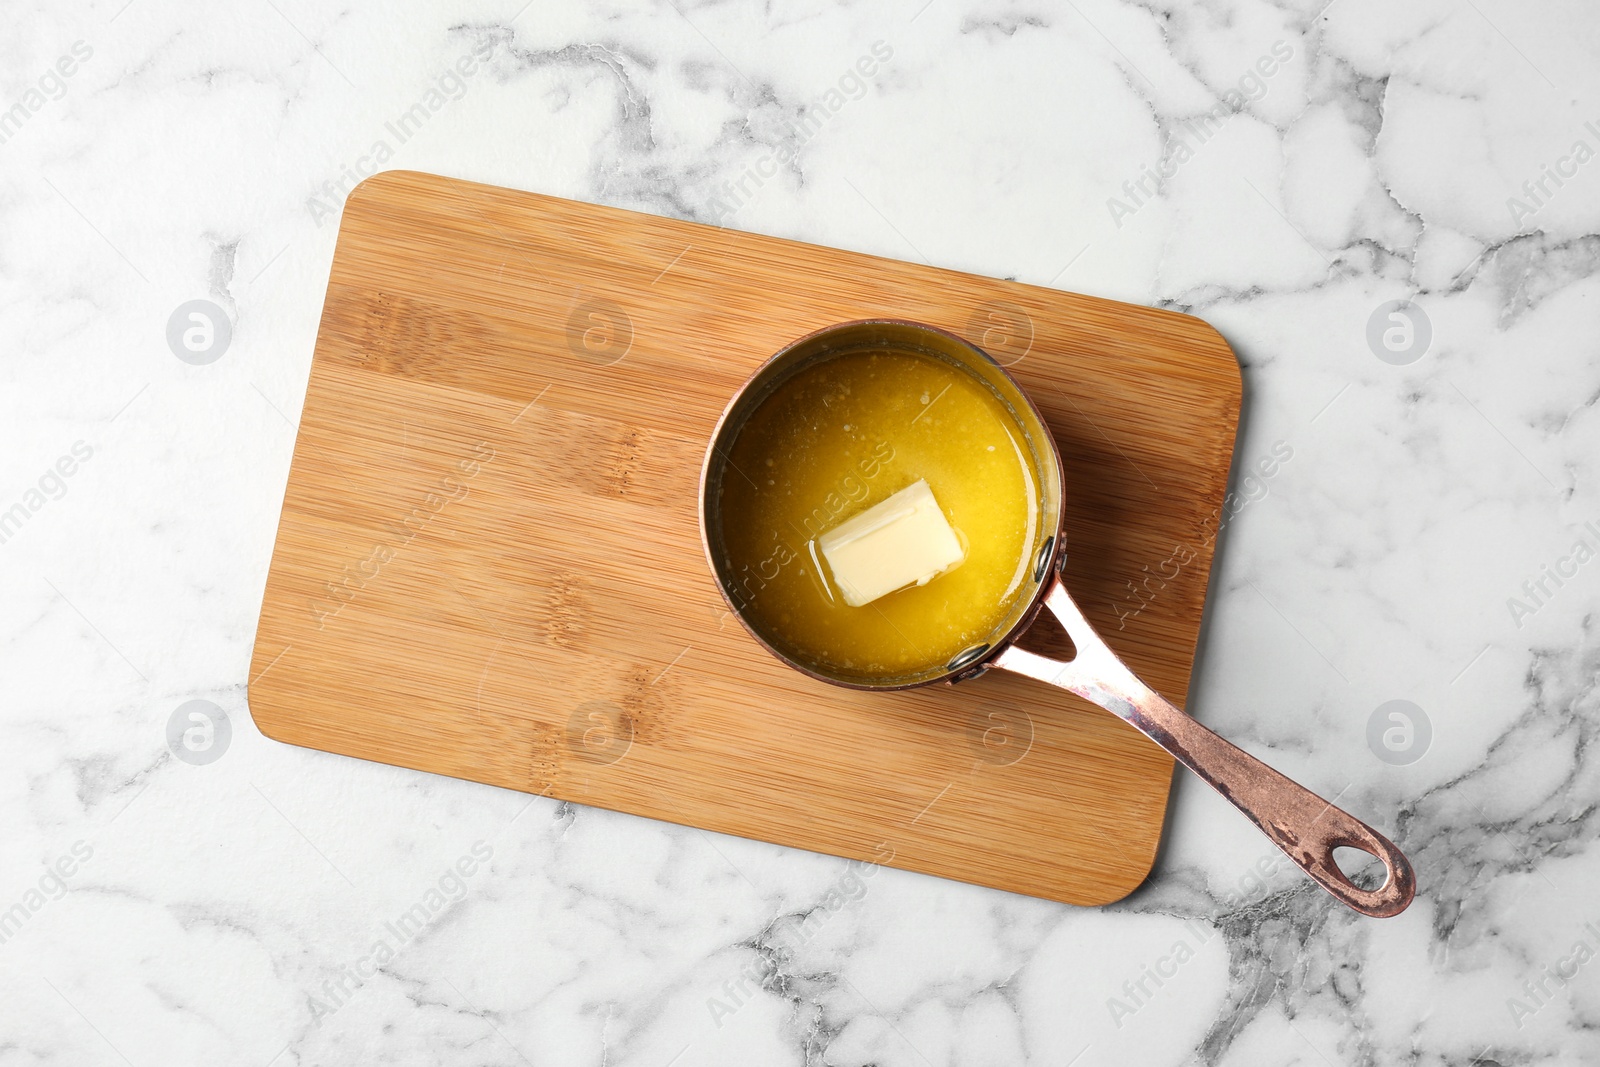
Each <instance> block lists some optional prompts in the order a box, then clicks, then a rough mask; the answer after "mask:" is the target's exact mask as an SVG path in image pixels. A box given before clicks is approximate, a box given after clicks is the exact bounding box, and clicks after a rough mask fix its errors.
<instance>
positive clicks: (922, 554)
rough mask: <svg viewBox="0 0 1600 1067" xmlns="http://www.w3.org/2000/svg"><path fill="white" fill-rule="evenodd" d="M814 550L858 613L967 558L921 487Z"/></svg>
mask: <svg viewBox="0 0 1600 1067" xmlns="http://www.w3.org/2000/svg"><path fill="white" fill-rule="evenodd" d="M817 547H818V548H820V549H821V550H822V555H823V558H824V559H826V560H827V561H828V566H829V567H830V568H831V569H832V570H833V580H834V582H835V583H836V584H837V585H838V586H839V591H840V592H841V593H843V594H844V602H845V603H846V604H849V605H850V606H851V607H856V608H858V607H861V606H862V605H864V604H870V603H872V602H873V601H874V600H877V599H878V598H879V597H881V596H884V595H886V594H889V593H892V592H894V591H895V590H896V589H903V588H905V587H906V586H908V585H913V584H915V585H926V584H927V583H928V582H929V581H930V580H931V579H933V578H935V577H937V576H938V575H940V574H942V573H944V572H945V571H947V570H949V569H950V568H951V567H954V566H955V565H956V564H958V563H960V562H961V560H962V558H963V556H964V555H965V553H963V552H962V550H961V542H960V541H958V540H957V539H956V533H955V531H954V530H952V529H951V528H950V523H949V522H948V521H947V520H946V519H945V517H944V512H943V511H940V510H939V502H938V501H937V500H935V499H934V498H933V490H932V489H929V488H928V483H927V482H926V481H925V480H924V481H919V482H916V483H915V484H913V485H908V486H906V488H904V489H902V490H900V491H899V492H898V493H896V494H895V495H894V496H891V497H890V498H889V499H888V500H885V501H883V502H882V503H880V504H874V505H873V506H872V507H870V508H868V509H867V510H866V511H863V512H862V513H861V514H859V515H857V516H855V517H854V518H852V519H849V520H848V521H846V522H842V523H840V524H839V525H838V526H835V527H834V528H833V529H831V530H829V531H828V532H827V533H825V534H823V535H822V536H821V537H819V538H817Z"/></svg>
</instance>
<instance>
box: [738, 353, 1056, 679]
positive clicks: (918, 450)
mask: <svg viewBox="0 0 1600 1067" xmlns="http://www.w3.org/2000/svg"><path fill="white" fill-rule="evenodd" d="M728 459H729V461H730V466H729V469H728V470H727V472H726V473H725V475H724V477H723V480H722V482H723V486H722V506H721V520H722V538H723V547H724V551H725V554H726V563H727V566H728V573H729V574H731V575H732V576H733V578H732V584H733V585H734V586H735V589H734V591H733V592H734V596H735V599H736V600H737V601H738V602H739V603H740V604H741V605H742V606H743V609H744V614H745V616H746V618H748V619H749V620H750V621H751V623H752V624H753V625H754V626H755V627H756V629H757V630H758V631H760V632H761V633H762V634H763V635H764V636H766V638H767V639H768V640H769V641H771V642H772V643H773V644H774V645H775V646H777V647H778V648H780V649H781V650H783V651H784V652H785V653H786V654H788V655H789V656H790V657H791V658H793V659H796V660H798V661H800V662H803V663H806V664H808V665H811V666H813V667H817V668H820V669H822V670H824V671H827V672H829V673H841V674H846V675H852V676H856V677H862V678H874V677H882V676H887V675H900V674H906V673H913V672H917V671H921V670H925V669H928V668H932V667H936V666H939V665H942V664H944V663H947V662H948V661H949V660H950V659H951V658H952V657H953V656H955V655H956V653H958V652H960V651H962V650H963V649H966V648H969V647H971V646H972V645H975V644H978V643H981V642H984V641H989V640H991V639H992V638H993V636H994V631H995V629H996V628H997V627H998V626H999V625H1000V623H1001V622H1002V621H1003V620H1004V619H1005V617H1006V615H1007V613H1008V612H1009V611H1010V610H1011V608H1012V607H1013V605H1014V604H1015V602H1016V599H1017V597H1018V596H1020V595H1022V593H1023V591H1024V587H1025V579H1026V578H1027V575H1028V567H1029V564H1030V563H1031V561H1032V557H1033V547H1034V531H1035V528H1036V526H1037V519H1038V501H1039V493H1038V477H1037V469H1036V467H1035V465H1034V461H1033V458H1032V453H1031V451H1030V450H1029V448H1028V446H1027V443H1026V441H1024V440H1022V439H1021V437H1020V431H1019V430H1018V428H1017V425H1016V422H1015V420H1014V419H1013V418H1012V417H1011V414H1010V412H1009V411H1008V410H1007V408H1006V406H1005V404H1004V403H1003V402H1002V401H1001V400H1000V398H999V397H998V396H996V395H995V394H994V392H993V391H992V390H990V389H989V387H988V386H987V385H986V384H985V383H984V382H983V381H981V380H980V379H978V378H976V377H975V376H973V375H971V374H968V373H967V372H966V371H963V370H961V369H960V368H958V367H955V366H953V365H951V364H949V363H945V362H944V361H942V360H938V359H934V358H932V357H930V356H924V355H920V354H915V353H909V352H903V351H893V350H859V351H855V352H849V353H846V354H843V355H840V356H835V357H833V358H831V359H828V360H826V361H824V362H822V363H818V364H815V365H813V366H811V367H808V368H806V369H805V370H803V371H801V372H800V373H799V374H797V375H795V376H794V377H793V378H791V379H789V380H788V381H786V382H785V383H783V384H782V385H781V386H779V388H778V389H777V390H776V391H775V392H773V393H772V394H771V395H770V396H769V397H768V398H767V399H766V400H765V401H764V402H763V403H762V404H761V405H760V407H758V408H757V410H756V411H755V412H754V413H753V414H752V415H751V416H750V418H749V419H748V421H747V422H746V423H745V425H744V427H743V428H742V429H741V430H740V432H739V434H738V436H737V438H736V439H735V440H734V442H733V445H732V447H731V449H730V451H729V455H728ZM918 480H926V481H927V483H928V485H929V487H930V488H931V489H932V491H933V494H934V496H935V497H936V498H937V500H938V502H939V506H940V508H941V509H942V511H943V512H944V515H945V518H946V519H947V520H948V521H949V523H950V525H951V526H952V527H954V528H955V530H956V535H957V537H958V538H959V539H960V540H961V542H962V547H963V549H964V550H965V558H964V559H963V560H962V562H961V563H960V564H959V565H958V566H956V567H954V568H953V569H952V570H950V571H948V572H946V573H944V574H941V575H939V576H938V577H936V578H933V579H932V580H931V581H929V582H928V583H927V584H926V585H922V586H910V587H907V588H904V589H900V590H898V591H896V592H892V593H889V594H887V595H885V596H882V597H880V598H878V599H877V600H874V601H873V602H872V603H870V604H865V605H863V606H861V607H851V606H850V605H848V604H846V603H845V602H844V599H843V597H842V596H841V595H840V593H839V590H838V588H837V586H836V585H835V584H834V583H833V581H832V575H831V574H830V572H829V570H828V566H827V563H826V561H825V560H824V559H822V558H821V555H820V554H819V553H818V552H817V550H816V539H817V537H819V536H820V535H821V534H823V533H826V532H827V531H829V530H831V529H833V528H834V527H836V526H838V525H839V524H840V523H842V522H844V521H846V520H848V519H850V518H851V517H852V516H854V515H858V514H860V513H861V512H863V511H865V510H867V509H868V508H870V507H872V506H873V505H875V504H877V503H879V502H881V501H883V500H886V499H888V498H889V497H890V496H892V495H894V494H895V493H897V492H899V491H900V490H902V489H905V488H906V487H907V486H910V485H912V484H914V483H915V482H917V481H918Z"/></svg>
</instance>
